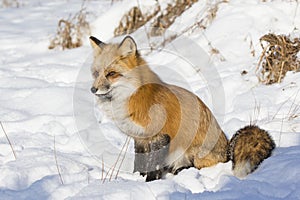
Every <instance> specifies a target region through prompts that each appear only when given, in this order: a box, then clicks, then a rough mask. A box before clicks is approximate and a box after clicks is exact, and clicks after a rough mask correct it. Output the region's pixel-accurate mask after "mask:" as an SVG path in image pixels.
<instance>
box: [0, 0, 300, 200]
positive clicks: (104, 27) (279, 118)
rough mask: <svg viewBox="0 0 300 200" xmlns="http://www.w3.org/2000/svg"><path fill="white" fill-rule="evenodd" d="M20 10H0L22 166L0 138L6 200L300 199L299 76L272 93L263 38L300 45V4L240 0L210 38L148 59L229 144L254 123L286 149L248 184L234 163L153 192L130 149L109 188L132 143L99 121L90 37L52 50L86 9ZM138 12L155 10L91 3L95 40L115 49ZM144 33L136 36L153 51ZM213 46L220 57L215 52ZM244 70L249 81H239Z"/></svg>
mask: <svg viewBox="0 0 300 200" xmlns="http://www.w3.org/2000/svg"><path fill="white" fill-rule="evenodd" d="M20 2H22V3H21V5H20V6H19V7H18V8H15V7H8V8H7V7H6V8H0V13H1V14H0V24H1V31H0V63H1V64H0V94H1V95H0V121H1V122H2V123H3V125H4V128H5V130H6V132H7V134H8V137H9V138H10V140H11V142H12V145H13V147H14V149H15V152H16V156H17V159H15V158H14V156H13V153H12V150H11V147H10V145H9V144H8V141H7V140H6V137H5V135H4V133H3V132H2V130H1V132H0V174H1V176H0V199H66V198H69V199H178V200H179V199H300V191H299V188H300V171H299V169H300V94H299V93H300V92H299V91H300V85H299V84H300V73H288V74H287V76H286V77H285V79H284V80H283V82H282V83H280V84H274V85H268V86H266V85H263V84H261V83H259V82H258V80H257V77H256V75H255V69H256V64H257V62H258V60H259V57H260V53H261V51H262V49H261V47H260V44H259V38H260V37H261V36H262V35H264V34H266V33H269V32H273V33H277V34H281V33H282V34H289V33H291V34H293V35H294V36H298V37H299V36H300V33H299V31H298V29H299V28H300V8H298V4H297V2H296V1H290V0H275V1H267V2H263V1H260V0H249V1H239V0H230V1H229V2H228V3H222V4H220V5H219V9H218V12H217V15H216V18H215V19H214V20H213V21H212V22H211V24H209V23H208V26H207V28H206V29H205V30H200V29H198V30H197V29H196V30H195V31H193V32H187V33H186V34H184V35H183V36H182V37H181V38H178V40H175V41H174V43H173V45H171V46H168V47H165V48H164V49H163V50H162V51H154V52H152V53H150V54H149V55H148V57H147V60H148V61H149V63H151V66H152V67H153V69H154V70H155V71H156V72H157V73H158V74H159V75H160V76H161V77H162V78H163V79H164V80H165V81H167V82H170V83H174V84H177V85H181V86H183V87H186V88H188V89H190V90H192V91H193V92H195V93H196V94H197V95H198V96H200V97H201V98H202V99H203V100H204V101H205V102H206V104H207V105H208V106H209V107H210V108H211V109H212V110H213V112H214V114H215V115H216V117H217V119H218V121H219V123H220V125H221V127H222V128H223V130H224V131H225V133H226V135H227V137H228V138H230V137H231V136H232V135H233V134H234V132H235V131H236V130H238V129H239V128H241V127H243V126H245V125H247V124H249V123H250V121H252V122H256V124H258V125H259V126H261V127H262V128H264V129H266V130H268V131H269V132H270V134H271V135H272V136H273V138H274V140H275V142H276V145H277V148H276V149H275V151H274V154H273V156H272V157H270V158H269V159H267V160H265V161H264V162H263V163H262V165H261V166H260V167H259V168H258V169H257V170H256V171H255V172H254V173H253V174H250V175H249V176H247V177H246V179H244V180H239V179H237V178H236V177H234V176H233V175H232V172H231V163H230V162H228V163H220V164H218V165H217V166H214V167H211V168H205V169H201V170H197V169H195V168H190V169H187V170H183V171H182V172H180V173H179V174H178V175H177V176H171V175H169V176H167V177H166V178H165V179H163V180H158V181H153V182H149V183H146V182H145V181H144V178H143V177H141V176H139V174H137V173H135V174H134V173H132V168H133V155H132V151H133V147H132V141H131V142H130V145H129V148H128V152H127V154H126V157H125V159H124V162H123V164H122V166H121V170H120V172H119V174H118V176H117V178H116V179H115V176H116V173H117V168H118V166H119V163H118V165H117V167H116V170H115V171H114V174H113V176H112V178H111V180H109V179H110V173H108V172H109V170H110V169H111V166H112V165H113V164H114V163H115V161H116V160H117V157H118V153H119V152H120V151H121V148H122V146H123V144H124V142H125V141H126V136H124V135H122V134H121V133H120V132H119V131H118V130H117V128H116V127H114V126H113V124H112V123H111V122H109V121H107V120H106V119H104V118H103V116H101V112H99V110H98V109H97V108H96V107H95V99H94V96H93V95H92V94H90V91H89V87H90V84H91V81H92V80H91V76H90V74H89V73H90V72H89V67H90V64H91V59H92V49H91V48H90V46H89V42H88V36H87V37H86V38H85V40H84V45H83V46H82V47H80V48H77V49H72V50H65V51H61V50H48V48H47V47H48V45H49V41H50V38H51V37H52V36H53V35H54V34H55V32H56V28H57V23H58V21H59V20H60V19H61V18H68V16H69V15H70V14H72V15H74V14H75V13H76V12H78V11H79V10H80V7H81V4H82V2H81V1H75V0H52V1H42V0H30V1H29V0H24V1H20ZM138 3H139V4H141V6H144V9H146V10H147V6H151V5H153V2H151V1H148V0H147V1H144V2H143V1H132V0H122V1H115V2H114V3H113V4H111V1H110V0H104V1H94V0H89V1H86V4H85V5H86V7H87V11H89V13H90V14H89V16H88V20H89V21H90V23H91V31H92V35H94V36H96V37H98V38H99V39H101V40H103V41H108V40H110V39H111V38H112V37H113V31H114V28H115V27H116V26H117V25H118V23H119V20H120V18H121V17H122V15H123V14H124V13H125V12H126V11H128V10H129V9H130V8H131V7H132V6H133V5H137V4H138ZM162 4H165V3H164V2H163V1H162ZM213 5H214V3H213V1H207V2H205V1H199V2H198V3H196V4H194V5H193V6H192V8H190V9H189V10H188V11H187V12H185V13H184V14H183V15H182V16H181V17H180V18H178V19H176V21H175V23H174V24H173V25H172V26H171V27H170V29H169V30H168V31H169V33H174V32H181V31H182V30H184V29H185V28H186V27H188V26H190V25H191V24H193V23H194V22H195V21H196V20H199V19H201V18H203V17H205V15H206V14H205V13H206V11H207V10H208V9H209V8H211V7H213ZM295 28H296V29H295ZM143 34H144V30H140V31H139V32H138V33H136V34H134V35H133V36H134V37H135V38H137V43H138V46H139V47H141V48H144V47H145V48H147V45H148V42H147V40H145V36H144V35H143ZM211 47H214V48H215V49H217V50H218V51H219V52H220V53H219V54H211ZM253 52H254V54H255V55H253ZM211 61H213V63H214V64H212V63H211ZM205 64H207V65H206V66H209V67H210V68H209V69H208V68H207V67H206V66H205ZM244 70H246V71H247V72H248V73H247V74H246V75H241V72H242V71H244ZM99 121H101V122H100V123H99ZM102 161H104V163H102ZM103 166H104V168H103ZM58 171H59V172H58ZM110 172H111V171H110ZM59 173H60V175H61V178H60V175H59ZM106 174H108V176H107V178H106V179H105V181H103V179H104V177H105V176H106Z"/></svg>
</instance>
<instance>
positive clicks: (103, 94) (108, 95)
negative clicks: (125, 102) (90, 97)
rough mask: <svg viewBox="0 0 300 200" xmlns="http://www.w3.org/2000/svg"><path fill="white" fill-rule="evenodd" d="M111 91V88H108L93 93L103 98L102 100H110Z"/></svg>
mask: <svg viewBox="0 0 300 200" xmlns="http://www.w3.org/2000/svg"><path fill="white" fill-rule="evenodd" d="M111 93H112V91H111V90H109V91H107V92H106V93H101V94H99V93H98V94H97V93H95V95H96V96H97V97H99V98H101V99H104V100H111V99H112V94H111Z"/></svg>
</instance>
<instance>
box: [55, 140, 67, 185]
mask: <svg viewBox="0 0 300 200" xmlns="http://www.w3.org/2000/svg"><path fill="white" fill-rule="evenodd" d="M53 151H54V159H55V165H56V169H57V173H58V175H59V180H60V183H61V184H62V185H63V184H64V181H63V178H62V175H61V173H60V168H59V166H58V161H57V154H56V142H55V136H54V138H53Z"/></svg>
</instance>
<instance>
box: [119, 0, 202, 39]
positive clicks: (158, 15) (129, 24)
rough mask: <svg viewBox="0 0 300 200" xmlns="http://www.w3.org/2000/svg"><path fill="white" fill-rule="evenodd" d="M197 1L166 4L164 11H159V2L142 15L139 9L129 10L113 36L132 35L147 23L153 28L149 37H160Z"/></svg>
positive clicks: (180, 0) (181, 0)
mask: <svg viewBox="0 0 300 200" xmlns="http://www.w3.org/2000/svg"><path fill="white" fill-rule="evenodd" d="M197 1H198V0H188V1H183V0H175V1H174V3H172V4H168V6H167V8H166V9H165V10H161V6H160V5H159V2H157V5H156V6H155V7H154V9H153V10H152V11H151V12H149V13H142V11H141V9H140V8H139V7H136V6H135V7H133V8H132V9H130V10H129V11H128V12H127V13H126V14H125V15H124V16H123V17H122V19H121V21H120V24H119V26H118V27H117V28H116V29H115V31H114V34H115V36H119V35H124V34H129V33H132V32H133V31H135V30H137V29H138V28H140V27H141V26H143V25H145V24H146V23H147V22H150V23H151V27H154V28H153V29H151V31H150V35H152V36H155V35H161V34H162V33H163V32H164V31H165V29H167V28H168V27H170V26H171V25H172V24H173V23H174V21H175V19H176V18H177V17H178V16H180V15H181V14H182V13H183V12H184V11H186V10H187V9H188V8H190V7H191V6H192V5H193V4H194V3H195V2H197Z"/></svg>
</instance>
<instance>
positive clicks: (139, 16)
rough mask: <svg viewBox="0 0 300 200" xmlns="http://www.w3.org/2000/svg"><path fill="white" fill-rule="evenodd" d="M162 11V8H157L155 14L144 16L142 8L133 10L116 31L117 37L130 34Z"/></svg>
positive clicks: (123, 18) (122, 20) (124, 17)
mask: <svg viewBox="0 0 300 200" xmlns="http://www.w3.org/2000/svg"><path fill="white" fill-rule="evenodd" d="M159 11H160V6H157V7H155V9H154V10H153V12H151V13H148V14H147V13H145V14H143V13H142V11H141V10H140V8H138V7H136V6H135V7H133V8H131V9H130V10H129V11H128V12H127V13H126V14H125V15H124V16H123V17H122V19H121V21H120V23H119V26H118V27H117V28H116V29H115V31H114V34H115V36H120V35H125V34H130V33H132V32H134V31H135V30H137V29H138V28H140V27H141V26H143V25H144V24H146V23H147V22H148V21H149V20H150V19H152V18H153V17H154V16H155V15H157V13H158V12H159Z"/></svg>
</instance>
